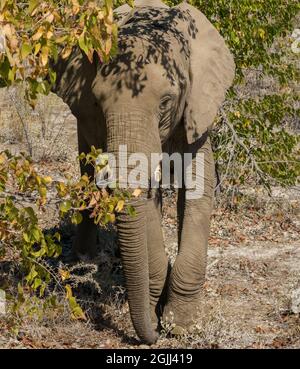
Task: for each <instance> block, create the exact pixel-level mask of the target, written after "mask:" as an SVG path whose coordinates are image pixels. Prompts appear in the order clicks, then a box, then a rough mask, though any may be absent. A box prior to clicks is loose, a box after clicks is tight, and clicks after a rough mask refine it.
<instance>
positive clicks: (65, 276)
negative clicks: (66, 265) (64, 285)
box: [59, 269, 70, 293]
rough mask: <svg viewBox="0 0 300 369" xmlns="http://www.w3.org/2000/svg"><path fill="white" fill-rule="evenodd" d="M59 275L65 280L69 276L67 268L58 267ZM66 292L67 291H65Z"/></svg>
mask: <svg viewBox="0 0 300 369" xmlns="http://www.w3.org/2000/svg"><path fill="white" fill-rule="evenodd" d="M59 275H60V277H61V279H62V281H65V280H66V279H69V278H70V272H69V271H68V270H63V269H59ZM67 293H68V291H67Z"/></svg>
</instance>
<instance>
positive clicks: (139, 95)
mask: <svg viewBox="0 0 300 369" xmlns="http://www.w3.org/2000/svg"><path fill="white" fill-rule="evenodd" d="M116 13H117V16H118V19H119V20H118V21H119V25H120V29H119V45H118V47H119V53H118V55H117V56H116V57H115V58H114V59H113V60H111V61H110V62H109V63H107V64H100V63H98V62H96V61H95V63H94V64H93V65H91V66H89V65H88V62H87V61H86V60H85V61H84V62H81V67H80V68H81V69H82V71H83V72H82V73H81V72H78V73H73V77H72V78H73V79H74V80H76V81H75V82H74V83H73V87H72V84H71V83H70V81H69V84H66V85H68V86H69V87H68V88H65V89H63V92H61V95H63V96H64V98H65V101H67V102H68V103H69V105H70V106H71V109H72V110H73V112H74V114H75V115H76V116H77V117H79V118H81V117H82V116H83V115H84V116H87V119H88V117H89V119H90V120H92V123H91V124H93V125H97V124H98V123H97V122H99V124H104V126H105V134H104V133H103V135H105V149H106V150H107V152H109V153H113V154H117V152H118V149H119V146H120V145H124V144H126V145H127V149H128V154H131V153H136V152H137V153H144V154H145V155H146V156H147V157H149V156H150V154H151V153H161V152H162V150H163V145H164V144H165V143H167V141H168V140H169V139H170V138H171V137H172V135H173V134H174V132H175V131H176V130H178V129H180V128H182V131H183V132H184V131H185V137H184V140H185V141H186V142H187V144H190V145H193V144H194V143H195V142H196V141H197V140H198V139H200V138H201V137H202V136H203V135H204V134H205V133H206V132H207V131H208V130H209V128H210V127H211V126H212V123H213V120H214V118H215V116H216V114H217V111H218V108H219V107H220V105H221V104H222V102H223V100H224V98H225V93H226V90H227V89H228V88H229V87H230V85H231V83H232V80H233V78H234V69H235V67H234V62H233V58H232V56H231V54H230V52H229V50H228V48H227V47H226V45H225V42H224V40H223V38H222V37H221V36H220V35H219V33H218V31H217V30H216V29H215V28H214V27H213V26H212V24H211V23H210V22H209V21H208V20H207V18H206V17H205V16H204V15H203V14H202V13H201V12H200V11H199V10H197V9H195V8H194V7H192V6H190V5H188V4H187V3H185V2H184V3H182V4H180V5H178V6H175V7H172V8H169V7H168V6H166V5H165V4H163V3H162V2H160V1H158V0H147V1H144V0H138V1H136V2H135V8H134V9H131V8H130V7H129V6H127V5H126V6H122V7H120V8H119V9H117V11H116ZM76 58H77V57H76V56H74V57H73V60H75V61H76V62H77V59H76ZM81 58H83V57H81ZM83 59H84V58H83ZM73 65H74V62H73ZM85 69H86V70H85ZM77 71H78V68H77ZM71 74H72V73H71ZM83 75H85V78H83V77H82V76H83ZM72 78H71V79H72ZM86 86H88V87H86ZM76 91H77V92H76ZM103 122H104V123H103ZM91 124H90V125H89V127H90V126H91ZM87 127H88V126H86V127H81V128H80V129H81V130H82V131H84V136H85V137H86V140H87V141H89V144H92V143H91V142H93V138H91V135H92V134H91V132H87V131H88V130H89V129H88V128H87ZM93 129H94V128H93ZM89 137H90V138H89ZM93 143H94V142H93ZM96 144H97V143H96ZM147 175H148V176H151V173H147ZM146 206H147V200H146V199H144V200H143V199H141V200H139V201H138V202H137V203H136V204H135V208H136V212H137V215H136V216H135V217H130V216H127V215H126V214H121V215H120V216H119V219H118V233H119V243H120V250H121V255H122V261H123V268H124V272H125V277H126V284H127V290H128V298H129V306H130V312H131V317H132V321H133V324H134V327H135V329H136V332H137V334H138V336H139V337H140V338H141V339H142V340H144V341H145V342H147V343H152V342H154V341H155V340H156V338H157V334H156V332H155V331H154V330H153V328H152V324H151V314H150V300H149V269H148V249H147V229H146V228H147V215H146ZM155 216H156V215H155ZM157 217H159V214H157ZM157 224H158V225H159V224H160V221H159V220H158V219H157ZM153 237H155V235H153Z"/></svg>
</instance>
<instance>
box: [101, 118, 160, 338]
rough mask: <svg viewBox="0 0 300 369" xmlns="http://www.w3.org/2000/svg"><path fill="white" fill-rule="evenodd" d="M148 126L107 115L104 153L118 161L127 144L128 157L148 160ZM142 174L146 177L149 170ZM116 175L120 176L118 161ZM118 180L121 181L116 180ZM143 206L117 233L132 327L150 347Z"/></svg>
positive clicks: (123, 219)
mask: <svg viewBox="0 0 300 369" xmlns="http://www.w3.org/2000/svg"><path fill="white" fill-rule="evenodd" d="M147 123H148V124H149V117H147V116H145V115H143V114H140V112H133V113H132V112H131V113H124V112H123V113H121V114H120V113H118V114H117V113H113V114H110V115H108V116H107V117H106V124H107V151H108V152H109V153H111V154H115V156H116V158H118V150H119V148H120V145H125V144H126V145H127V155H128V157H129V156H130V154H132V153H144V154H145V155H146V156H147V158H149V154H150V153H151V152H152V150H157V146H156V145H157V138H156V137H153V138H151V137H149V136H150V135H149V128H148V127H149V126H148V124H147ZM153 142H155V144H153ZM154 152H155V151H154ZM125 169H128V170H129V171H130V170H131V169H132V167H131V166H127V168H125ZM123 170H124V168H122V171H123ZM141 170H142V171H143V173H144V174H146V175H147V176H148V175H149V168H141ZM117 173H118V174H119V175H120V161H119V160H118V159H117ZM117 180H120V178H118V176H117ZM146 202H147V200H146V199H137V200H136V201H132V203H131V205H132V206H133V207H134V209H135V213H136V214H135V215H129V214H127V213H126V212H125V211H123V212H122V213H121V214H119V216H118V217H117V229H118V238H119V246H120V252H121V258H122V264H123V270H124V274H125V279H126V287H127V293H128V302H129V309H130V315H131V319H132V323H133V326H134V328H135V331H136V333H137V335H138V337H139V338H140V339H141V340H142V341H143V342H145V343H148V344H152V343H154V342H155V341H156V340H157V338H158V334H157V332H155V331H154V330H153V327H152V322H151V315H150V293H149V263H148V250H147V228H146V226H147V224H146V220H147V215H146V206H147V203H146Z"/></svg>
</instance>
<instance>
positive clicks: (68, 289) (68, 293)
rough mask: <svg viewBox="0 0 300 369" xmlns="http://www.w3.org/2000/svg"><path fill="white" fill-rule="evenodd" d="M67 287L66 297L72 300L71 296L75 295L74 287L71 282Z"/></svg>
mask: <svg viewBox="0 0 300 369" xmlns="http://www.w3.org/2000/svg"><path fill="white" fill-rule="evenodd" d="M65 288H66V292H67V294H66V299H67V300H70V298H72V297H73V292H72V288H71V286H70V285H69V284H67V285H66V287H65Z"/></svg>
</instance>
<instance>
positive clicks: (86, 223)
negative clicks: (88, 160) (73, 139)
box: [73, 122, 97, 260]
mask: <svg viewBox="0 0 300 369" xmlns="http://www.w3.org/2000/svg"><path fill="white" fill-rule="evenodd" d="M80 128H81V127H80V124H79V122H78V149H79V154H81V153H82V152H84V153H86V154H87V153H89V152H90V151H91V145H89V144H88V142H87V141H86V139H85V138H84V136H83V135H82V134H81V129H80ZM95 146H97V145H95ZM80 172H81V175H84V174H87V175H88V176H89V177H90V178H92V179H93V178H94V168H93V166H91V165H84V163H82V162H81V163H80ZM90 214H91V213H90V211H83V212H82V217H83V219H82V222H81V223H80V224H79V225H78V226H77V229H76V236H75V240H74V242H73V255H74V257H75V258H79V259H80V260H82V259H83V260H85V259H93V258H94V257H95V256H96V244H97V226H96V225H95V223H94V220H93V219H91V218H90Z"/></svg>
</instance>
